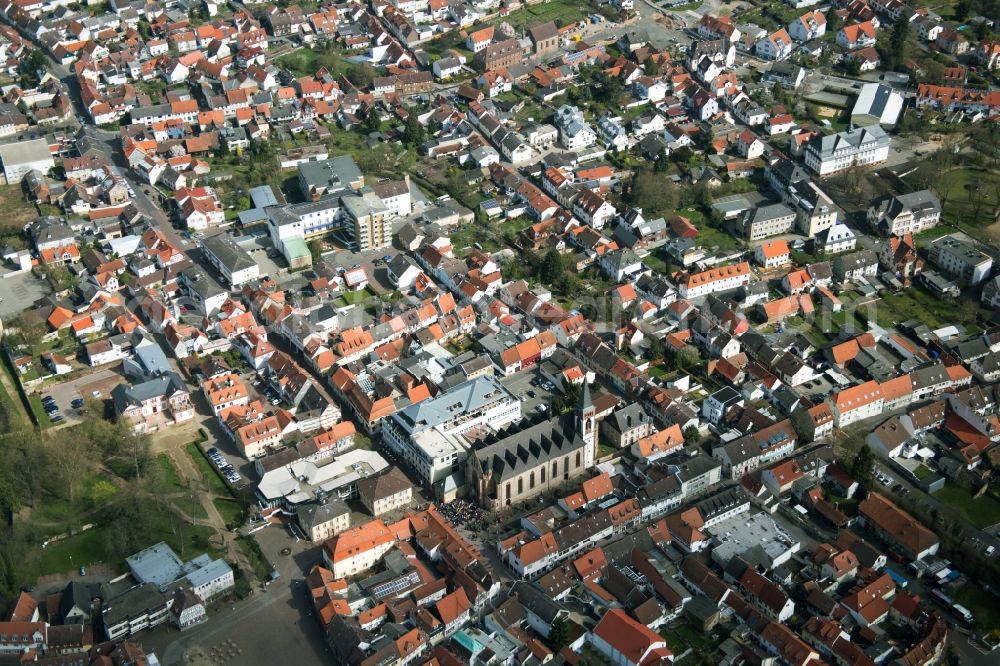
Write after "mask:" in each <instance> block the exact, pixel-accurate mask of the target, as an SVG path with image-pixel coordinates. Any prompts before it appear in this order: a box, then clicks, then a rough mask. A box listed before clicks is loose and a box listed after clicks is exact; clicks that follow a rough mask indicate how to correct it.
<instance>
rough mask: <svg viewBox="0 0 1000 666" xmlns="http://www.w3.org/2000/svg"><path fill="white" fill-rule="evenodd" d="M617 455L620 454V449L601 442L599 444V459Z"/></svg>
mask: <svg viewBox="0 0 1000 666" xmlns="http://www.w3.org/2000/svg"><path fill="white" fill-rule="evenodd" d="M616 453H618V449H616V448H615V447H613V446H610V445H608V444H605V443H604V442H599V443H598V444H597V457H598V458H603V457H605V456H611V455H614V454H616Z"/></svg>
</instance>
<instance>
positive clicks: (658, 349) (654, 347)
mask: <svg viewBox="0 0 1000 666" xmlns="http://www.w3.org/2000/svg"><path fill="white" fill-rule="evenodd" d="M649 358H650V360H653V361H657V360H659V359H661V358H663V341H662V340H660V337H659V336H658V335H652V336H650V337H649Z"/></svg>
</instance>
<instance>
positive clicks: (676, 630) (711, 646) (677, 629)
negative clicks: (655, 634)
mask: <svg viewBox="0 0 1000 666" xmlns="http://www.w3.org/2000/svg"><path fill="white" fill-rule="evenodd" d="M660 636H662V637H663V640H665V641H666V642H667V647H669V648H670V650H671V651H672V652H673V653H674V654H681V653H683V652H686V651H687V649H688V648H691V650H692V651H693V652H694V654H695V655H697V656H698V657H702V658H704V657H710V656H712V655H713V653H714V652H715V650H716V644H715V641H713V640H712V638H711V637H710V636H706V635H705V634H704V633H702V632H701V631H700V630H698V629H696V628H694V627H692V626H691V625H689V624H679V625H676V626H671V627H667V628H665V629H661V630H660Z"/></svg>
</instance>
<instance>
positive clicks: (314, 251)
mask: <svg viewBox="0 0 1000 666" xmlns="http://www.w3.org/2000/svg"><path fill="white" fill-rule="evenodd" d="M309 254H310V256H312V261H313V263H314V264H317V263H319V262H320V261H321V260H322V259H323V243H322V242H320V240H319V239H317V238H314V239H313V240H311V241H309Z"/></svg>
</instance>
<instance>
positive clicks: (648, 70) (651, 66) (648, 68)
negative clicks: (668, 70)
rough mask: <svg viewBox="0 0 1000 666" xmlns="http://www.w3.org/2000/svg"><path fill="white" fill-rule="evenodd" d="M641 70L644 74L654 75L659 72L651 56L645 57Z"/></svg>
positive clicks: (658, 67)
mask: <svg viewBox="0 0 1000 666" xmlns="http://www.w3.org/2000/svg"><path fill="white" fill-rule="evenodd" d="M642 71H643V73H644V74H645V75H646V76H656V75H657V74H658V73H659V72H660V66H659V65H657V64H656V61H655V60H653V59H652V58H646V62H645V63H643V65H642Z"/></svg>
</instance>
